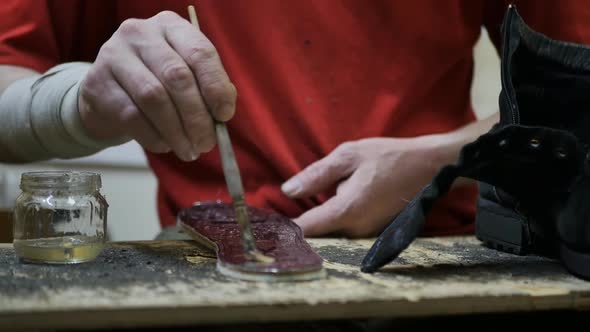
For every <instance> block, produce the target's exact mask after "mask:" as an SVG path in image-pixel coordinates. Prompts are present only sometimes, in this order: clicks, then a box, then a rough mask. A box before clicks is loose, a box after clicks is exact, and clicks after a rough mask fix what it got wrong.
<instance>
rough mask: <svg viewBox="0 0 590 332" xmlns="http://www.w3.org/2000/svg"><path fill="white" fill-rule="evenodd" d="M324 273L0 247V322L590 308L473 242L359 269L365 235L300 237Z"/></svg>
mask: <svg viewBox="0 0 590 332" xmlns="http://www.w3.org/2000/svg"><path fill="white" fill-rule="evenodd" d="M309 242H310V243H311V244H312V246H313V247H314V248H315V249H316V250H317V252H318V253H319V254H320V255H321V256H322V257H323V258H324V259H325V268H326V269H327V272H328V276H327V278H326V279H323V280H317V281H311V282H298V283H275V284H269V283H260V282H258V283H257V282H243V281H236V280H233V279H229V278H226V277H224V276H222V275H220V274H218V273H217V272H216V271H215V259H213V258H210V257H207V256H209V255H210V254H209V253H207V252H206V251H204V250H203V249H200V248H199V247H196V246H195V245H194V243H193V242H191V241H168V242H163V241H162V242H132V243H113V244H111V245H110V246H109V247H108V248H106V249H105V251H104V252H103V253H102V254H101V256H100V257H99V258H98V259H97V261H95V262H93V263H87V264H80V265H72V266H50V265H33V264H23V263H20V262H18V261H17V260H16V258H15V257H14V252H13V250H12V248H11V247H10V246H9V245H0V328H14V327H45V328H47V327H51V328H64V327H69V328H78V327H92V328H98V327H126V326H156V325H177V324H203V323H230V322H245V321H284V320H302V319H314V320H317V319H328V318H331V319H333V318H336V319H339V318H346V319H351V318H367V317H410V316H426V315H428V316H431V315H447V314H456V313H488V312H489V313H491V312H511V311H518V312H521V311H536V310H544V309H580V310H582V309H590V282H584V281H582V280H580V279H577V278H575V277H573V276H571V275H569V274H567V273H566V272H565V271H564V270H563V269H562V268H561V266H560V265H559V264H558V263H556V262H555V261H552V260H548V259H545V258H541V257H536V256H529V257H520V256H514V255H509V254H503V253H499V252H497V251H494V250H490V249H486V248H485V247H482V246H481V245H480V243H479V242H478V241H477V240H475V239H474V238H472V237H454V238H426V239H420V240H418V241H416V242H415V243H414V244H413V245H412V246H411V247H410V248H409V249H408V250H407V251H406V252H404V253H403V254H402V256H401V257H400V258H399V259H398V260H397V261H396V262H395V263H393V264H391V265H390V266H387V267H386V268H385V269H383V270H382V271H380V272H378V273H376V274H373V275H369V274H364V273H361V272H360V271H359V265H360V262H361V260H362V258H363V257H364V255H365V253H366V251H367V249H368V248H369V246H370V245H371V243H372V241H369V240H363V241H348V240H338V239H317V240H310V241H309Z"/></svg>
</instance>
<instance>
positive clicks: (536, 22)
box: [484, 0, 590, 50]
mask: <svg viewBox="0 0 590 332" xmlns="http://www.w3.org/2000/svg"><path fill="white" fill-rule="evenodd" d="M509 3H513V4H514V5H515V6H516V10H517V11H518V13H519V14H520V16H521V17H522V18H523V20H524V22H525V23H526V24H527V25H528V26H530V27H531V28H532V29H533V30H535V31H537V32H540V33H542V34H544V35H546V36H547V37H549V38H552V39H556V40H562V41H568V42H573V43H578V44H586V45H590V6H588V1H587V0H544V1H539V0H513V1H498V0H489V1H487V3H486V6H485V11H486V12H485V13H484V25H485V27H486V29H487V30H488V33H489V35H490V39H491V40H492V42H493V43H494V44H495V46H496V49H498V50H500V48H501V42H502V40H501V37H500V36H501V34H500V28H501V25H502V21H503V19H504V15H505V13H506V10H507V8H508V4H509Z"/></svg>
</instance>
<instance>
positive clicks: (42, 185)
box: [20, 171, 102, 191]
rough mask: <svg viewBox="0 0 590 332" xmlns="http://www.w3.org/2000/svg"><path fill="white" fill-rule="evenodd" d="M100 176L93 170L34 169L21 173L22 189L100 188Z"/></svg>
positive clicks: (90, 189)
mask: <svg viewBox="0 0 590 332" xmlns="http://www.w3.org/2000/svg"><path fill="white" fill-rule="evenodd" d="M101 184H102V183H101V177H100V174H99V173H95V172H80V171H34V172H25V173H22V174H21V182H20V187H21V189H22V190H32V189H45V190H50V189H62V190H64V189H70V190H89V191H92V190H98V189H100V188H101Z"/></svg>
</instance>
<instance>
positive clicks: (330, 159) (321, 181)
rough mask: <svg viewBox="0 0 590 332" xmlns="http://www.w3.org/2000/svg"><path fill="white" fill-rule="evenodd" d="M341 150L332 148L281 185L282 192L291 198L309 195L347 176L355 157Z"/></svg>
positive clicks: (351, 169) (352, 167) (353, 167)
mask: <svg viewBox="0 0 590 332" xmlns="http://www.w3.org/2000/svg"><path fill="white" fill-rule="evenodd" d="M341 150H342V149H336V150H334V151H333V152H332V153H330V154H329V155H328V156H326V157H325V158H323V159H320V160H318V161H316V162H315V163H313V164H311V165H309V166H307V167H306V168H305V169H304V170H303V171H301V172H299V173H298V174H297V175H295V176H293V177H292V178H291V179H289V180H288V181H287V182H285V183H284V184H283V185H282V186H281V190H282V191H283V193H285V195H287V196H289V197H291V198H303V197H309V196H313V195H315V194H318V193H320V192H322V191H324V190H326V189H328V188H329V187H330V186H332V185H334V184H335V183H336V182H338V181H340V180H341V179H343V178H345V177H348V176H349V175H350V174H352V172H353V171H354V169H355V168H356V158H355V157H354V154H352V153H343V152H341Z"/></svg>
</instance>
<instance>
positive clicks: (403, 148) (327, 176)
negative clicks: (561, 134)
mask: <svg viewBox="0 0 590 332" xmlns="http://www.w3.org/2000/svg"><path fill="white" fill-rule="evenodd" d="M441 137H444V135H429V136H420V137H416V138H369V139H362V140H359V141H352V142H347V143H344V144H341V145H340V146H338V147H337V148H336V149H335V150H334V151H333V152H331V153H330V154H329V155H328V156H326V157H325V158H323V159H321V160H319V161H317V162H315V163H313V164H311V165H310V166H308V167H307V168H305V169H304V170H303V171H301V172H300V173H299V174H297V175H295V176H294V177H292V178H291V179H290V180H289V181H287V182H286V183H285V184H283V186H282V190H283V192H285V194H287V195H288V196H290V197H292V198H306V197H310V196H313V195H316V194H318V193H321V192H323V191H325V190H327V189H329V188H334V186H336V188H337V190H336V195H335V196H333V197H331V198H330V199H329V200H327V201H326V202H325V203H323V204H322V205H320V206H317V207H315V208H312V209H311V210H309V211H307V212H305V213H304V214H302V215H301V216H300V217H298V218H297V219H295V220H294V221H295V222H296V223H297V224H299V226H300V227H301V228H302V229H303V232H304V234H305V236H321V235H326V234H331V233H337V234H343V235H345V236H348V237H367V236H374V235H377V234H378V233H379V232H381V231H382V230H383V228H384V227H385V226H386V225H387V224H388V222H389V221H390V220H391V217H392V216H394V215H396V214H397V213H398V212H400V211H401V210H402V209H403V208H404V207H405V206H406V205H407V203H408V202H409V201H410V200H411V199H412V198H413V196H414V195H415V194H416V193H417V192H418V191H419V190H420V189H421V188H422V187H423V186H424V185H426V184H428V183H429V182H430V181H431V179H432V178H433V176H434V175H435V174H436V172H437V171H438V170H439V169H440V167H441V166H443V165H445V164H447V163H452V162H454V158H456V153H455V154H452V153H448V152H447V151H448V150H449V148H448V147H447V146H446V144H445V140H444V139H441Z"/></svg>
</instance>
